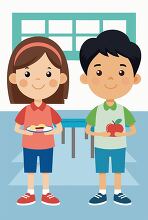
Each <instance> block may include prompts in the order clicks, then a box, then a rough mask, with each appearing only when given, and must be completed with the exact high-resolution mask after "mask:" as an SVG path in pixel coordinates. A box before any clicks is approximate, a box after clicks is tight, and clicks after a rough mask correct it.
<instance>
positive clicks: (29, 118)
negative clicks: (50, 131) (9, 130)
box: [15, 102, 62, 149]
mask: <svg viewBox="0 0 148 220" xmlns="http://www.w3.org/2000/svg"><path fill="white" fill-rule="evenodd" d="M15 121H16V123H17V124H20V125H23V126H24V130H26V129H27V127H30V126H31V125H39V124H45V125H46V126H51V127H53V124H58V123H60V122H61V121H62V120H61V117H60V116H59V114H58V113H57V112H56V111H55V110H54V109H53V108H51V107H50V106H48V105H46V104H45V103H44V102H42V104H41V105H40V106H39V107H37V106H36V105H35V104H34V102H32V103H31V104H30V105H28V106H26V107H25V108H23V109H22V110H21V111H20V112H19V113H18V115H17V116H16V119H15ZM22 146H23V147H24V148H29V149H48V148H52V147H54V146H55V143H54V136H53V135H44V133H33V135H31V136H29V135H23V139H22Z"/></svg>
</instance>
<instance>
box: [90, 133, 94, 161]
mask: <svg viewBox="0 0 148 220" xmlns="http://www.w3.org/2000/svg"><path fill="white" fill-rule="evenodd" d="M91 158H94V137H93V136H91Z"/></svg>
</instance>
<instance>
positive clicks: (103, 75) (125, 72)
mask: <svg viewBox="0 0 148 220" xmlns="http://www.w3.org/2000/svg"><path fill="white" fill-rule="evenodd" d="M140 80H141V78H140V76H139V75H138V74H136V75H135V76H134V72H133V68H132V65H131V63H130V61H129V59H128V58H125V57H123V56H121V55H119V57H115V56H113V55H111V54H108V56H104V55H102V54H100V53H99V54H98V55H97V56H96V57H95V58H94V59H93V60H92V61H91V63H90V64H89V67H88V70H87V75H86V74H82V75H81V82H82V83H84V84H88V85H89V87H90V89H91V90H92V92H93V93H94V94H96V95H97V96H98V97H100V98H103V99H107V100H110V99H116V98H119V97H122V96H124V95H126V94H127V93H128V92H129V91H130V89H131V88H132V86H133V85H134V84H138V83H139V82H140Z"/></svg>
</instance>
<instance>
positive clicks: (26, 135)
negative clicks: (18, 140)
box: [8, 37, 69, 206]
mask: <svg viewBox="0 0 148 220" xmlns="http://www.w3.org/2000/svg"><path fill="white" fill-rule="evenodd" d="M68 86H69V71H68V65H67V61H66V58H65V56H64V53H63V51H62V50H61V48H60V47H59V46H58V45H57V44H56V43H55V42H54V41H52V40H50V39H48V38H44V37H31V38H28V39H26V40H24V41H22V42H21V43H20V44H19V45H18V46H17V47H16V48H15V49H14V51H13V53H12V55H11V58H10V61H9V65H8V93H9V99H10V102H11V103H15V104H20V103H24V104H26V103H29V105H27V106H26V107H25V108H23V109H22V110H21V111H20V112H19V113H18V115H17V116H16V119H15V122H16V124H15V131H16V132H17V133H19V134H22V135H23V140H22V147H23V155H24V172H25V173H28V191H27V193H26V194H25V195H23V196H21V197H20V198H19V199H18V200H17V204H18V205H31V204H33V203H35V202H36V199H35V194H34V174H35V173H36V168H37V157H38V156H39V159H40V172H41V173H42V179H43V181H42V182H43V192H42V198H41V201H42V203H44V204H46V205H52V206H53V205H59V204H60V201H59V199H58V198H56V197H55V196H54V195H53V194H51V193H50V192H49V180H48V176H49V175H48V174H49V173H51V172H52V161H53V160H52V159H53V147H54V135H55V134H59V133H61V132H62V124H61V117H60V116H59V114H58V113H57V112H56V111H55V110H54V109H53V108H51V107H49V106H48V105H47V103H56V104H63V103H64V99H66V98H67V96H68ZM43 100H44V102H43ZM53 124H54V125H55V126H54V128H53ZM22 126H23V128H22ZM49 127H52V128H51V129H52V130H51V131H48V132H44V131H45V130H44V128H49ZM28 128H30V130H29V129H28ZM31 128H32V130H31ZM46 131H47V130H46Z"/></svg>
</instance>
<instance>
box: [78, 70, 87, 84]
mask: <svg viewBox="0 0 148 220" xmlns="http://www.w3.org/2000/svg"><path fill="white" fill-rule="evenodd" d="M80 81H81V83H83V84H88V82H87V75H86V74H85V73H83V74H82V75H81V76H80Z"/></svg>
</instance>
